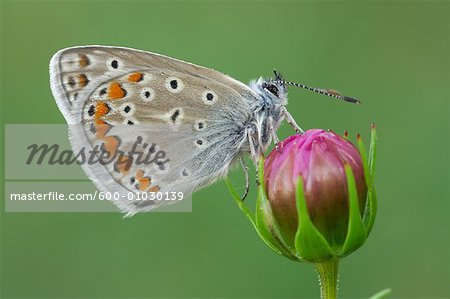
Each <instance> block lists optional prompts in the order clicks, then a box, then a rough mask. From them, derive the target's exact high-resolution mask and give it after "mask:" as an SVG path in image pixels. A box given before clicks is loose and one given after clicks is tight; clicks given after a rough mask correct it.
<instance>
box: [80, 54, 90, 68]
mask: <svg viewBox="0 0 450 299" xmlns="http://www.w3.org/2000/svg"><path fill="white" fill-rule="evenodd" d="M78 64H79V65H80V66H81V67H85V66H87V65H89V58H88V57H87V56H86V55H84V54H81V55H80V60H78Z"/></svg>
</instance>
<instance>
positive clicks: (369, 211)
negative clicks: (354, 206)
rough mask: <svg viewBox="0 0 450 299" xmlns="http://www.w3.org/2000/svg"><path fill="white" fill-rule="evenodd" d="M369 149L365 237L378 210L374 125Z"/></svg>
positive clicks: (375, 132)
mask: <svg viewBox="0 0 450 299" xmlns="http://www.w3.org/2000/svg"><path fill="white" fill-rule="evenodd" d="M370 133H371V134H370V149H369V161H368V166H369V167H368V168H369V178H370V184H369V185H368V186H367V187H368V190H367V203H366V208H365V211H364V224H365V225H366V232H367V235H369V234H370V232H371V231H372V228H373V224H374V223H375V217H376V215H377V210H378V202H377V193H376V191H375V183H374V181H375V178H374V175H375V162H376V157H377V130H376V127H375V124H372V128H371V132H370Z"/></svg>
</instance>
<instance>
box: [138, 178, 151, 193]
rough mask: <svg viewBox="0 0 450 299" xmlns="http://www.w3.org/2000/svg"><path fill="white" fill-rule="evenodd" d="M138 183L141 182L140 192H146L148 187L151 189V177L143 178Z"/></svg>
mask: <svg viewBox="0 0 450 299" xmlns="http://www.w3.org/2000/svg"><path fill="white" fill-rule="evenodd" d="M138 181H139V190H140V191H144V190H146V189H147V188H148V187H150V183H151V180H150V178H149V177H145V178H141V179H139V180H138Z"/></svg>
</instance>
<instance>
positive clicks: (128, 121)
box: [50, 46, 257, 214]
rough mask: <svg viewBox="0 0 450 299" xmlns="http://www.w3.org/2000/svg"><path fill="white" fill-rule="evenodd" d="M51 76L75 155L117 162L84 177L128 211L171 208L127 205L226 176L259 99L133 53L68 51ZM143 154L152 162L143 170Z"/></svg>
mask: <svg viewBox="0 0 450 299" xmlns="http://www.w3.org/2000/svg"><path fill="white" fill-rule="evenodd" d="M50 79H51V80H50V81H51V88H52V92H53V95H54V97H55V99H56V102H57V104H58V107H59V108H60V110H61V111H62V113H63V115H64V117H65V118H66V120H67V122H68V124H69V125H70V140H71V143H72V147H73V149H74V152H75V153H78V152H80V151H85V152H96V150H97V152H99V153H97V157H98V156H101V155H102V154H103V153H106V156H107V158H111V161H107V162H108V163H83V164H82V165H83V169H84V171H85V172H86V174H87V175H88V176H89V178H90V179H91V180H92V181H93V182H94V183H95V185H96V186H97V187H98V188H99V189H100V191H104V192H117V193H118V194H121V197H120V199H119V200H118V201H116V204H117V205H118V206H119V208H120V209H121V210H122V211H124V212H127V213H129V214H134V213H136V212H140V211H148V210H151V209H154V208H155V207H157V206H160V205H162V204H164V203H168V202H167V201H136V200H129V199H128V198H129V194H130V193H136V192H155V191H158V192H161V193H165V192H174V191H177V192H183V193H184V194H185V196H187V195H189V194H190V193H191V192H193V191H195V190H197V189H199V188H201V187H203V186H206V185H208V184H210V183H212V182H213V181H215V180H216V179H218V178H220V177H221V176H223V175H225V174H226V171H227V170H228V168H229V166H230V164H231V163H232V162H233V161H234V160H235V159H236V157H237V156H238V155H239V152H240V150H241V148H242V145H243V144H244V143H245V136H244V132H243V131H242V128H244V126H245V123H246V121H248V120H249V119H251V116H252V111H253V110H252V107H254V105H255V103H256V101H257V100H256V97H255V96H254V94H253V92H252V91H251V90H250V89H249V88H248V87H247V86H246V85H245V84H243V83H241V82H239V81H236V80H234V79H232V78H230V77H228V76H226V75H224V74H222V73H219V72H217V71H214V70H211V69H208V68H204V67H200V66H197V65H194V64H190V63H187V62H183V61H180V60H176V59H172V58H169V57H166V56H162V55H158V54H154V53H149V52H143V51H138V50H133V49H127V48H117V47H100V46H90V47H75V48H68V49H64V50H61V51H59V52H58V53H56V54H55V55H54V57H53V58H52V60H51V62H50ZM133 150H134V152H133ZM136 153H142V155H141V156H145V157H146V158H147V160H145V161H144V162H143V163H138V162H139V161H138V158H139V157H138V155H137V154H136ZM113 157H114V158H115V159H112V158H113ZM141 160H143V159H141ZM140 162H142V161H140Z"/></svg>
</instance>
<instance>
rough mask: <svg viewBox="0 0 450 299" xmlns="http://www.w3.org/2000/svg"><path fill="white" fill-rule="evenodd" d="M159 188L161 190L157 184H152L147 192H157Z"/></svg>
mask: <svg viewBox="0 0 450 299" xmlns="http://www.w3.org/2000/svg"><path fill="white" fill-rule="evenodd" d="M159 190H161V188H160V187H159V186H153V187H151V188H150V190H148V191H149V192H158V191H159Z"/></svg>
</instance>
